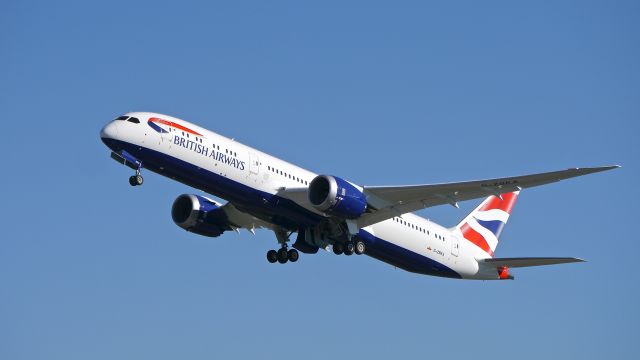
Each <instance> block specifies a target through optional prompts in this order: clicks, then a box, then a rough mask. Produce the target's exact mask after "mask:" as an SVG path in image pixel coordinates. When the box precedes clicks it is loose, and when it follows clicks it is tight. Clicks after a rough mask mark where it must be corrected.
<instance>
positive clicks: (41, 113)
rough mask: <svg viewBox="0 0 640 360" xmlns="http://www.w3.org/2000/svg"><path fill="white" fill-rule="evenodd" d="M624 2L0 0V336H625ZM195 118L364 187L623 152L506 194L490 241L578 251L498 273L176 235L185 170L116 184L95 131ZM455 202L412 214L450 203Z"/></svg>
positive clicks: (75, 344) (503, 344) (122, 352)
mask: <svg viewBox="0 0 640 360" xmlns="http://www.w3.org/2000/svg"><path fill="white" fill-rule="evenodd" d="M639 15H640V5H639V4H638V2H636V1H574V2H571V1H542V2H520V1H494V2H478V1H456V2H449V1H443V2H422V1H416V2H387V3H384V2H371V1H366V2H348V3H346V2H342V1H341V2H328V1H325V2H316V3H314V4H307V3H303V2H244V1H243V2H232V4H224V3H217V2H200V3H191V2H175V3H160V2H157V1H150V2H146V3H145V2H132V1H109V2H103V3H90V2H86V1H77V2H66V1H61V2H29V1H13V0H9V1H5V2H4V3H3V6H2V11H0V116H1V118H2V128H3V132H2V134H3V140H2V141H1V142H0V150H1V151H2V153H3V154H4V160H3V176H2V177H0V185H1V188H2V199H3V205H2V206H1V207H0V219H2V228H3V233H2V236H0V247H1V249H0V339H2V340H0V358H2V359H15V360H19V359H64V360H71V359H87V358H91V359H114V358H153V359H175V358H189V359H211V358H221V357H225V358H229V357H233V358H249V357H251V358H255V357H258V356H260V357H264V358H280V359H283V358H284V359H286V358H299V357H300V356H303V357H305V358H307V359H326V358H328V357H338V358H341V357H347V356H357V357H358V358H367V359H383V358H390V357H393V358H398V357H402V358H409V357H412V358H415V357H432V358H435V357H453V358H462V357H471V356H481V357H488V356H495V355H499V354H510V355H512V356H517V357H519V358H522V359H538V358H540V357H543V356H545V357H548V356H551V357H554V358H555V357H557V358H560V357H563V358H578V357H579V358H584V359H601V358H603V357H605V356H606V357H607V358H627V359H630V358H634V359H635V358H638V355H639V354H638V348H637V346H636V345H635V341H636V338H637V323H638V321H639V320H640V319H639V311H638V303H639V300H640V299H639V289H638V279H637V254H638V252H639V250H640V249H639V246H638V236H637V231H635V228H634V226H635V223H636V222H637V212H638V211H637V208H638V201H639V200H640V196H639V193H640V190H639V188H638V177H639V175H640V172H639V171H638V165H640V164H639V161H638V154H639V150H640V149H639V141H638V130H640V129H639V126H638V120H639V119H638V115H639V114H640V111H639V110H640V101H639V100H640V85H639V84H640V67H639V66H638V64H640V42H639V41H638V37H639V35H640V25H639V24H640V19H639ZM134 110H139V111H155V112H162V113H167V114H171V115H174V116H178V117H181V118H184V119H187V120H189V121H192V122H195V123H197V124H200V125H202V126H204V127H207V128H209V129H211V130H213V131H216V132H219V133H221V134H223V135H226V136H229V137H235V138H236V139H237V140H238V141H241V142H244V143H247V144H250V145H252V146H254V147H256V148H259V149H261V150H263V151H266V152H269V153H272V154H274V155H276V156H280V157H282V158H285V159H287V160H289V161H291V162H294V163H297V164H299V165H301V166H304V167H307V168H309V169H311V170H313V171H316V172H319V173H330V174H335V175H338V176H341V177H344V178H347V179H350V180H352V181H355V182H357V183H360V184H363V185H385V184H386V185H388V184H414V183H430V182H444V181H459V180H469V179H477V178H486V177H494V176H507V175H517V174H524V173H530V172H539V171H547V170H556V169H563V168H568V167H575V166H590V165H605V164H621V165H623V168H622V169H620V170H616V171H612V172H609V173H604V174H596V175H592V176H588V177H584V178H579V179H574V180H571V181H567V182H563V183H558V184H552V185H548V186H545V187H542V188H536V189H531V190H527V191H523V193H522V195H521V197H520V199H519V202H518V204H517V205H516V207H515V209H514V212H513V216H512V217H511V220H510V223H509V224H508V225H507V227H506V229H505V231H504V232H503V235H502V238H501V244H500V247H499V248H498V250H497V255H498V256H578V257H582V258H585V259H587V260H589V262H587V263H585V264H574V265H560V266H557V267H545V268H539V269H519V270H518V271H514V273H515V276H516V281H511V282H472V281H455V280H448V279H439V278H433V277H425V276H419V275H414V274H410V273H406V272H403V271H401V270H396V269H394V268H392V267H390V266H388V265H386V264H384V263H380V262H377V261H375V260H373V259H371V258H367V257H353V256H352V257H344V256H343V257H337V256H333V255H330V254H326V253H322V254H319V255H317V256H303V257H301V259H300V261H299V262H298V263H296V264H288V265H286V266H274V265H270V264H268V263H267V262H266V260H265V257H264V255H265V252H266V251H267V250H268V249H271V248H274V247H275V244H276V242H275V238H274V236H273V235H272V234H270V233H268V232H259V233H258V234H257V235H256V236H252V235H250V234H248V233H246V232H243V233H241V234H239V235H238V234H235V233H230V234H225V235H224V236H222V237H221V238H218V239H207V238H201V237H197V236H195V235H192V234H188V233H186V232H184V231H183V230H182V229H180V228H178V227H177V226H175V225H174V224H173V223H172V222H171V217H170V215H169V209H170V206H171V203H172V201H173V200H174V199H175V197H176V196H178V195H179V194H182V193H190V192H193V190H192V189H189V188H187V187H186V186H184V185H181V184H177V183H173V182H171V181H169V180H167V179H164V178H161V177H159V176H157V175H154V174H147V176H146V179H145V180H146V181H145V185H144V186H142V187H139V188H131V187H130V186H129V185H128V183H127V177H128V176H129V175H130V171H129V170H128V169H126V168H124V167H122V166H119V165H118V164H117V163H115V162H114V161H112V160H110V159H109V156H108V155H109V152H108V151H107V149H106V148H105V147H104V145H103V144H102V143H101V142H100V140H99V137H98V132H99V130H100V128H101V127H102V126H103V125H104V124H105V123H106V122H107V121H109V120H110V119H112V118H114V117H115V116H117V115H119V114H121V113H124V112H127V111H134ZM476 204H477V202H474V201H471V202H467V203H464V204H462V206H461V209H460V210H457V209H454V208H453V207H449V206H445V207H438V208H432V209H427V210H425V211H422V212H420V214H421V215H423V216H426V217H429V218H431V219H434V220H436V221H438V222H440V223H442V224H444V225H452V224H455V223H456V222H457V221H458V220H459V219H460V218H462V217H463V216H464V215H465V214H466V213H467V211H469V210H470V209H471V208H473V207H474V206H475V205H476Z"/></svg>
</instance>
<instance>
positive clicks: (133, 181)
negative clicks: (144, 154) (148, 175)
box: [129, 167, 144, 186]
mask: <svg viewBox="0 0 640 360" xmlns="http://www.w3.org/2000/svg"><path fill="white" fill-rule="evenodd" d="M140 169H141V167H140V168H137V169H136V174H135V175H133V176H131V177H129V185H131V186H140V185H142V184H143V183H144V178H143V177H142V175H141V174H140Z"/></svg>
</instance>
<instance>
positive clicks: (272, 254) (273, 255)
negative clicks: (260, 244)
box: [267, 250, 278, 264]
mask: <svg viewBox="0 0 640 360" xmlns="http://www.w3.org/2000/svg"><path fill="white" fill-rule="evenodd" d="M267 261H268V262H270V263H272V264H273V263H274V262H276V261H278V252H277V251H275V250H269V251H267Z"/></svg>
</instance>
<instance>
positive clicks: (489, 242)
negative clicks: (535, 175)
mask: <svg viewBox="0 0 640 360" xmlns="http://www.w3.org/2000/svg"><path fill="white" fill-rule="evenodd" d="M519 193H520V192H519V191H514V192H511V193H504V194H502V195H500V197H498V196H489V197H488V198H487V199H485V200H484V201H483V202H482V204H480V206H478V207H477V208H476V209H475V210H473V211H472V212H471V213H470V214H469V215H467V217H466V218H464V220H462V221H461V222H460V223H459V224H458V225H457V226H456V227H455V230H454V231H456V233H457V232H458V231H459V232H460V234H461V235H462V236H461V238H464V239H466V240H468V241H470V242H471V243H473V244H475V245H476V246H477V247H478V248H480V249H482V250H483V251H484V252H485V253H487V254H488V255H489V257H493V253H494V251H495V250H496V247H497V246H498V239H499V238H500V233H502V228H503V227H504V225H505V224H506V223H507V220H509V215H511V210H512V209H513V206H514V205H515V203H516V199H517V198H518V194H519ZM460 234H458V235H460Z"/></svg>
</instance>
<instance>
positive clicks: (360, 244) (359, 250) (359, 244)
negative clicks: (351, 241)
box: [353, 240, 367, 255]
mask: <svg viewBox="0 0 640 360" xmlns="http://www.w3.org/2000/svg"><path fill="white" fill-rule="evenodd" d="M365 251H367V247H366V245H365V244H364V241H362V240H356V242H355V246H354V249H353V252H354V253H355V254H357V255H362V254H364V252H365Z"/></svg>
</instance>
